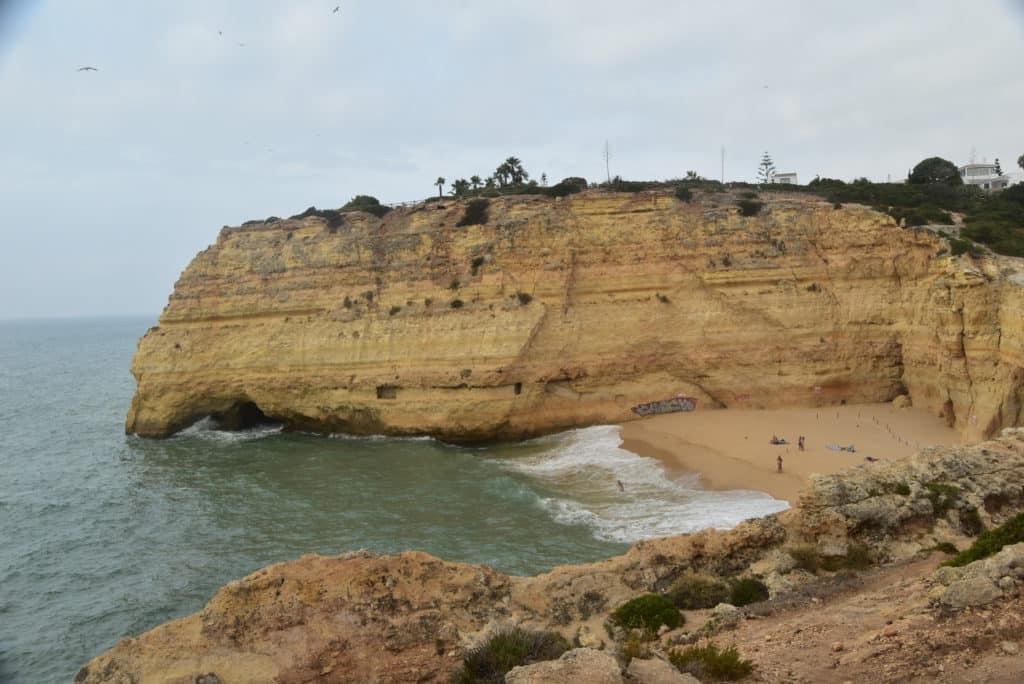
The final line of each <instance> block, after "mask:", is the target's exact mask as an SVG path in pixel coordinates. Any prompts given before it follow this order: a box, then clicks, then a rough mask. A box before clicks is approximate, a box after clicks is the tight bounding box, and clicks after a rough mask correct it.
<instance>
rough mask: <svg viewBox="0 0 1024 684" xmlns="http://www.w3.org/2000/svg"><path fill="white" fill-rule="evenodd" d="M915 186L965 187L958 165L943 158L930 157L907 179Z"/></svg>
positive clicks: (916, 167)
mask: <svg viewBox="0 0 1024 684" xmlns="http://www.w3.org/2000/svg"><path fill="white" fill-rule="evenodd" d="M907 180H908V181H909V182H910V183H914V184H915V185H963V182H964V180H963V178H961V177H960V171H958V170H957V168H956V164H954V163H953V162H951V161H949V160H948V159H943V158H942V157H928V158H927V159H925V160H923V161H921V162H920V163H919V164H918V165H917V166H915V167H914V169H913V170H912V171H911V172H910V177H909V178H908V179H907Z"/></svg>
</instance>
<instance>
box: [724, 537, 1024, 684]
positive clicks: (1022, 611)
mask: <svg viewBox="0 0 1024 684" xmlns="http://www.w3.org/2000/svg"><path fill="white" fill-rule="evenodd" d="M943 558H944V557H943V556H942V555H941V554H933V555H932V556H930V557H928V558H926V559H923V560H915V561H911V562H907V563H901V564H898V565H894V566H890V567H887V568H883V569H881V570H879V571H875V572H870V573H864V574H862V575H850V576H846V577H836V578H831V579H829V580H826V581H823V582H816V583H813V584H810V585H805V586H804V587H803V588H801V589H800V590H798V591H796V592H794V594H792V595H790V596H788V597H780V598H781V599H782V600H781V601H777V602H773V604H772V605H771V606H770V607H767V608H765V609H763V611H762V612H764V613H767V614H765V615H763V616H758V615H757V614H756V613H755V614H754V615H752V616H751V617H750V618H749V619H748V620H746V621H745V622H744V623H742V624H741V625H740V626H739V627H738V628H737V629H736V631H734V632H731V633H726V634H722V635H720V636H719V637H718V638H717V639H716V641H718V642H719V643H722V644H727V643H733V642H734V643H735V644H736V645H737V647H738V648H739V650H740V652H741V653H743V654H744V656H745V657H748V658H750V659H752V660H754V661H755V662H756V663H757V666H758V669H757V670H756V672H755V674H754V675H752V676H751V681H759V682H773V683H774V682H806V683H809V684H811V683H813V684H833V683H834V684H843V683H845V682H869V681H875V682H948V683H950V684H952V683H961V682H962V683H964V684H967V683H971V684H976V683H981V682H991V683H993V684H997V683H998V684H1003V683H1005V684H1009V683H1010V682H1015V683H1016V682H1024V655H1022V654H1021V653H1020V652H1019V650H1018V647H1019V645H1020V642H1021V640H1022V639H1024V599H1022V598H1021V597H1020V596H1017V597H1014V598H1010V599H1009V600H1003V601H998V602H996V603H995V604H993V605H991V606H989V607H987V608H985V609H967V610H965V611H963V612H961V613H957V614H955V615H949V616H942V615H940V614H937V613H936V612H935V611H934V610H930V609H929V608H928V603H929V590H930V587H929V586H928V584H927V583H926V578H927V577H928V576H929V575H930V574H931V572H932V570H934V569H935V567H937V566H938V564H939V563H940V562H941V561H942V560H943ZM1014 651H1016V652H1014Z"/></svg>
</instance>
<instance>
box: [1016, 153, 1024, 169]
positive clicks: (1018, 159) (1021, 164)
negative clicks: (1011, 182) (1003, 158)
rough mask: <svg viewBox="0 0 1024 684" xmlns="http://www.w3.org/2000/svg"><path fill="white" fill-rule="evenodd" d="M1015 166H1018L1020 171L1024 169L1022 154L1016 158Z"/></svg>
mask: <svg viewBox="0 0 1024 684" xmlns="http://www.w3.org/2000/svg"><path fill="white" fill-rule="evenodd" d="M1017 166H1019V167H1020V168H1021V169H1024V154H1022V155H1020V156H1019V157H1017Z"/></svg>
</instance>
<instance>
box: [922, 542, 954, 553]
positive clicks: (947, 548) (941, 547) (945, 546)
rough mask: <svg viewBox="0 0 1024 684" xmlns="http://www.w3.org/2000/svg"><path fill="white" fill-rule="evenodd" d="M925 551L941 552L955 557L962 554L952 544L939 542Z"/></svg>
mask: <svg viewBox="0 0 1024 684" xmlns="http://www.w3.org/2000/svg"><path fill="white" fill-rule="evenodd" d="M925 551H941V552H942V553H944V554H946V555H947V556H955V555H956V554H958V553H960V552H959V551H958V550H957V548H956V547H955V546H953V544H952V543H951V542H939V543H938V544H936V545H935V546H933V547H931V548H930V549H925Z"/></svg>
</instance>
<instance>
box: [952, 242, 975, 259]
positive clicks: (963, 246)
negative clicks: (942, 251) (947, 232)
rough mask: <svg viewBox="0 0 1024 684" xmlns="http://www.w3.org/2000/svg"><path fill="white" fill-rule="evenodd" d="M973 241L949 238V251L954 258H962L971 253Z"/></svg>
mask: <svg viewBox="0 0 1024 684" xmlns="http://www.w3.org/2000/svg"><path fill="white" fill-rule="evenodd" d="M972 246H973V245H971V241H970V240H961V239H960V238H949V251H950V253H952V255H953V256H960V255H961V254H964V253H966V252H969V251H971V247H972Z"/></svg>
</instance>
